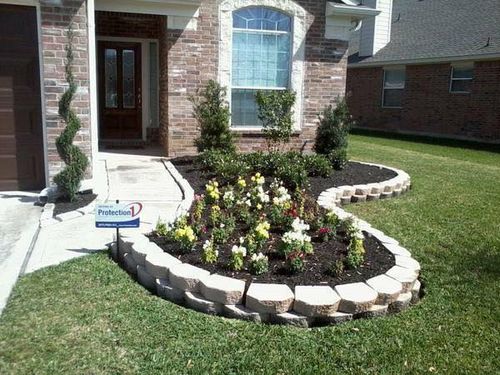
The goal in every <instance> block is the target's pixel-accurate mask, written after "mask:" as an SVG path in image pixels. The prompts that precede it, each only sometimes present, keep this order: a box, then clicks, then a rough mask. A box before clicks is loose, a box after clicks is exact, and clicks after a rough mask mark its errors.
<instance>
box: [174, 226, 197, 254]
mask: <svg viewBox="0 0 500 375" xmlns="http://www.w3.org/2000/svg"><path fill="white" fill-rule="evenodd" d="M173 239H174V241H176V242H177V243H178V244H179V246H180V250H181V251H184V252H188V251H191V250H193V247H194V244H195V242H196V240H197V238H196V235H195V234H194V231H193V228H191V226H189V225H187V224H186V225H185V226H182V227H178V228H177V229H175V230H174V235H173Z"/></svg>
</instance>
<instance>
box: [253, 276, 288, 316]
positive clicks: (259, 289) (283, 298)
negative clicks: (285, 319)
mask: <svg viewBox="0 0 500 375" xmlns="http://www.w3.org/2000/svg"><path fill="white" fill-rule="evenodd" d="M293 300H294V294H293V292H292V290H291V289H290V288H289V287H288V286H287V285H285V284H259V283H253V284H251V285H250V287H249V288H248V291H247V294H246V304H245V306H246V307H247V308H249V309H251V310H254V311H256V312H259V313H271V314H280V313H284V312H287V311H289V310H290V309H291V308H292V305H293Z"/></svg>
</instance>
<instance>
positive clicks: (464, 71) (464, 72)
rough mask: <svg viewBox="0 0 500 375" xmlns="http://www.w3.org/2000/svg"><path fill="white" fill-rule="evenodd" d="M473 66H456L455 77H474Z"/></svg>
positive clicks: (454, 68)
mask: <svg viewBox="0 0 500 375" xmlns="http://www.w3.org/2000/svg"><path fill="white" fill-rule="evenodd" d="M472 72H473V68H472V67H471V66H462V67H460V66H454V67H453V78H469V79H472Z"/></svg>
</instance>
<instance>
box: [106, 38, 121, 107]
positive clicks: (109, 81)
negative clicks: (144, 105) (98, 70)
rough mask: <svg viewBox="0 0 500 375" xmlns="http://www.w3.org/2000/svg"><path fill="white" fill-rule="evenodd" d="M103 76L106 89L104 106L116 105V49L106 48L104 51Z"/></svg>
mask: <svg viewBox="0 0 500 375" xmlns="http://www.w3.org/2000/svg"><path fill="white" fill-rule="evenodd" d="M104 76H105V84H104V87H105V90H106V108H117V107H118V92H117V91H118V90H117V85H118V80H117V68H116V49H108V48H106V50H105V51H104Z"/></svg>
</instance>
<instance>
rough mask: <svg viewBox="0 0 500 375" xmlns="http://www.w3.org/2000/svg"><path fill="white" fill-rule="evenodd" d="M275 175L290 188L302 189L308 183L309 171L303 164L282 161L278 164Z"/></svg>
mask: <svg viewBox="0 0 500 375" xmlns="http://www.w3.org/2000/svg"><path fill="white" fill-rule="evenodd" d="M274 175H275V176H276V177H277V178H279V179H280V180H281V181H283V183H284V184H285V185H286V186H287V187H288V188H289V189H300V188H302V187H304V186H306V185H307V183H308V181H309V179H308V178H307V171H306V170H305V169H304V166H303V165H301V164H291V163H282V164H279V165H277V166H276V170H275V173H274Z"/></svg>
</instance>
